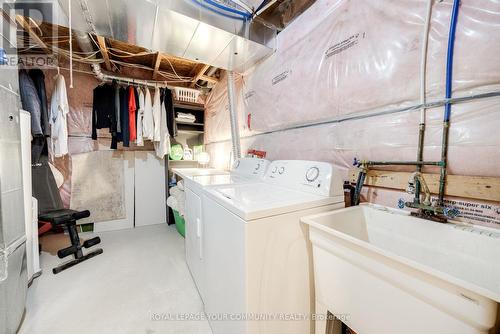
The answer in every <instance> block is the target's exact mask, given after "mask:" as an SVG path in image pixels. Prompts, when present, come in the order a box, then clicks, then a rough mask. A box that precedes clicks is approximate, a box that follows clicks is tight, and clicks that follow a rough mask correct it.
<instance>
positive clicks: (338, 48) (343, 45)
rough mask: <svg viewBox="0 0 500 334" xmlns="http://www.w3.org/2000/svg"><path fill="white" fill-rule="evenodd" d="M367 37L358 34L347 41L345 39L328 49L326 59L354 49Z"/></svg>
mask: <svg viewBox="0 0 500 334" xmlns="http://www.w3.org/2000/svg"><path fill="white" fill-rule="evenodd" d="M365 37H366V33H364V32H363V33H357V34H355V35H352V36H350V37H348V38H346V39H344V40H343V41H342V42H339V43H337V44H335V45H332V46H330V47H329V48H328V50H326V51H325V56H326V58H328V57H331V56H333V55H336V54H339V53H341V52H343V51H345V50H347V49H350V48H352V47H353V46H355V45H357V44H358V43H359V41H360V40H361V39H363V38H365Z"/></svg>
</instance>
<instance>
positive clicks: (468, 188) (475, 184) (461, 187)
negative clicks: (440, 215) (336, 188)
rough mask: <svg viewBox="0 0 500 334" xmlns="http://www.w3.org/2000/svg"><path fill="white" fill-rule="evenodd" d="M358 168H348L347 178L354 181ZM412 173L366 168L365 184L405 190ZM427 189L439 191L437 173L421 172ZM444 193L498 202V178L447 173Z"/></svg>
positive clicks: (499, 197)
mask: <svg viewBox="0 0 500 334" xmlns="http://www.w3.org/2000/svg"><path fill="white" fill-rule="evenodd" d="M358 174H359V169H357V168H352V169H350V170H349V180H350V181H351V182H352V183H355V182H356V180H357V179H358ZM411 174H412V173H409V172H392V171H382V170H368V174H367V176H366V181H365V185H367V186H373V187H382V188H389V189H397V190H405V189H406V187H407V185H408V179H409V178H410V175H411ZM423 176H424V179H425V182H426V183H427V185H428V186H429V190H430V192H431V193H433V194H437V193H439V174H423ZM445 195H448V196H455V197H463V198H474V199H481V200H485V201H494V202H500V178H495V177H485V176H464V175H448V176H447V182H446V192H445Z"/></svg>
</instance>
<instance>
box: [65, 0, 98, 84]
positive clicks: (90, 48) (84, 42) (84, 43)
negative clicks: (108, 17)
mask: <svg viewBox="0 0 500 334" xmlns="http://www.w3.org/2000/svg"><path fill="white" fill-rule="evenodd" d="M79 3H80V7H81V9H82V13H83V17H84V18H85V22H86V23H87V26H88V27H89V29H90V31H91V32H92V33H93V34H94V35H96V36H97V30H96V28H95V25H94V22H93V21H92V15H91V14H90V11H89V6H88V4H87V1H86V0H80V1H79ZM70 34H71V30H70ZM75 38H76V41H77V43H78V46H79V47H80V49H82V51H83V52H94V51H95V50H94V45H95V43H94V42H93V41H92V40H91V39H90V37H89V34H88V33H84V32H75ZM93 58H97V57H96V56H95V55H94V56H93ZM91 68H92V72H93V73H94V76H95V77H96V78H97V79H99V80H101V81H104V80H105V75H104V73H102V69H101V65H99V64H92V65H91Z"/></svg>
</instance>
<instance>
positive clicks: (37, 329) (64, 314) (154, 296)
mask: <svg viewBox="0 0 500 334" xmlns="http://www.w3.org/2000/svg"><path fill="white" fill-rule="evenodd" d="M99 236H100V237H101V240H102V242H101V244H100V245H99V247H101V248H103V250H104V253H103V254H102V255H99V256H97V257H95V258H92V259H90V260H87V261H86V262H84V263H81V264H78V265H77V266H75V267H73V268H70V269H67V270H66V271H63V272H62V273H60V274H58V275H53V274H52V271H51V269H52V268H53V267H55V266H57V265H58V264H59V263H60V262H61V261H62V260H60V259H59V258H57V257H56V256H52V255H50V254H49V253H45V252H43V253H42V255H41V258H40V263H41V266H42V270H43V273H42V275H41V276H40V277H39V278H36V279H35V280H34V282H33V284H32V285H31V287H30V288H29V290H28V301H27V306H26V315H25V319H24V322H23V324H22V326H21V329H20V332H19V333H20V334H33V333H37V334H46V333H47V334H49V333H50V334H58V333H61V334H62V333H64V334H66V333H72V334H78V333H82V334H83V333H85V334H88V333H106V334H113V333H117V334H118V333H119V334H127V333H130V334H141V333H144V334H154V333H161V334H170V333H172V334H173V333H179V334H190V333H193V334H195V333H196V334H211V331H210V327H209V325H208V322H207V321H206V320H200V321H178V320H165V319H166V318H168V317H169V315H171V314H172V315H173V316H175V315H176V314H192V315H193V316H194V317H197V316H200V315H202V314H203V313H202V311H203V305H202V301H201V299H200V296H199V294H198V291H197V289H196V287H195V284H194V282H193V280H192V277H191V275H190V273H189V270H188V267H187V265H186V261H185V257H184V239H183V238H182V237H181V236H180V235H179V234H178V233H177V231H176V230H175V227H173V226H167V225H155V226H149V227H141V228H136V229H132V230H123V231H114V232H105V233H100V234H99ZM152 317H155V318H156V319H158V318H160V320H152ZM161 317H163V318H161ZM161 319H163V320H161Z"/></svg>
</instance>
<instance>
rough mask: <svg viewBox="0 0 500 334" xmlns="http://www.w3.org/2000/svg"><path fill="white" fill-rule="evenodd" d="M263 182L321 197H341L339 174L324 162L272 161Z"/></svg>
mask: <svg viewBox="0 0 500 334" xmlns="http://www.w3.org/2000/svg"><path fill="white" fill-rule="evenodd" d="M265 182H268V183H271V184H277V185H281V186H283V187H287V188H291V189H296V190H300V191H305V192H309V193H314V194H318V195H323V196H339V195H343V189H342V187H343V186H342V179H341V178H340V175H339V173H338V172H337V171H336V170H334V168H333V166H332V165H331V164H329V163H326V162H320V161H306V160H277V161H273V162H272V163H271V165H270V166H269V168H268V171H267V173H266V176H265Z"/></svg>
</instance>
